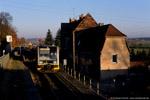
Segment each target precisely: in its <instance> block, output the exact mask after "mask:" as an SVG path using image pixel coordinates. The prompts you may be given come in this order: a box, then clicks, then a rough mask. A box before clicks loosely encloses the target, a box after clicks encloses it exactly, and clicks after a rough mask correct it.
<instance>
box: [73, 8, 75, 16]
mask: <svg viewBox="0 0 150 100" xmlns="http://www.w3.org/2000/svg"><path fill="white" fill-rule="evenodd" d="M74 9H75V8H73V18H74Z"/></svg>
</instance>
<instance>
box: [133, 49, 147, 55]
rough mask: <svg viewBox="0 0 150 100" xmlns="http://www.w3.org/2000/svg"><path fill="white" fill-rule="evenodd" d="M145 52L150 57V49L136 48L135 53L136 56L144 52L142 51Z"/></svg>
mask: <svg viewBox="0 0 150 100" xmlns="http://www.w3.org/2000/svg"><path fill="white" fill-rule="evenodd" d="M143 50H144V51H145V53H146V54H147V55H148V53H149V49H140V48H134V52H135V54H137V52H138V51H139V52H142V51H143Z"/></svg>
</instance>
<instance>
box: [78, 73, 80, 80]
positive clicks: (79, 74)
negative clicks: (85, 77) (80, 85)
mask: <svg viewBox="0 0 150 100" xmlns="http://www.w3.org/2000/svg"><path fill="white" fill-rule="evenodd" d="M78 77H79V81H80V72H79V73H78Z"/></svg>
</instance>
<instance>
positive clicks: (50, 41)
mask: <svg viewBox="0 0 150 100" xmlns="http://www.w3.org/2000/svg"><path fill="white" fill-rule="evenodd" d="M53 43H54V40H53V37H52V34H51V31H50V29H48V32H47V36H46V39H45V44H47V45H52V44H53Z"/></svg>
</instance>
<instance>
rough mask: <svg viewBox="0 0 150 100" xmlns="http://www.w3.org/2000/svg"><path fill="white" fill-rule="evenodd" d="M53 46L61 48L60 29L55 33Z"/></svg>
mask: <svg viewBox="0 0 150 100" xmlns="http://www.w3.org/2000/svg"><path fill="white" fill-rule="evenodd" d="M55 44H56V45H57V46H59V47H60V46H61V29H60V28H59V29H58V31H57V33H56V38H55Z"/></svg>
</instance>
